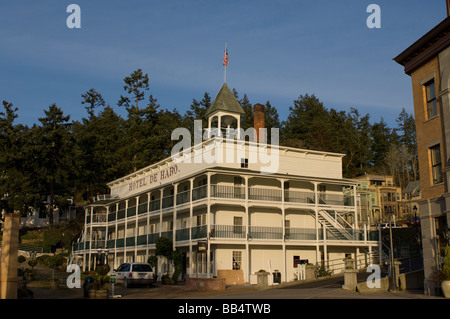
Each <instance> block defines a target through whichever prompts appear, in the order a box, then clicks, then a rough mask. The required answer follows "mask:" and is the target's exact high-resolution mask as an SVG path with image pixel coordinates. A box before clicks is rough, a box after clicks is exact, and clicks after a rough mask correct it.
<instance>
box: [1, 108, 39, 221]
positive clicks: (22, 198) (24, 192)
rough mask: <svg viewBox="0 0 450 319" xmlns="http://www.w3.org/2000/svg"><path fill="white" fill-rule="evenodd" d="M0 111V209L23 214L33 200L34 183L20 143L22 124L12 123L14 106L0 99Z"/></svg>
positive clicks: (23, 138)
mask: <svg viewBox="0 0 450 319" xmlns="http://www.w3.org/2000/svg"><path fill="white" fill-rule="evenodd" d="M3 108H4V110H5V111H4V112H0V211H1V210H2V209H4V210H5V211H6V212H7V213H14V212H20V213H22V214H25V213H26V212H27V210H28V206H29V204H31V203H33V200H34V197H33V195H34V194H33V193H34V191H35V189H34V185H32V183H30V179H29V177H30V175H31V174H30V172H29V166H28V165H27V160H26V156H27V155H26V153H25V151H26V150H25V149H24V144H25V143H26V142H27V136H26V133H27V130H28V128H27V127H26V126H23V125H20V124H15V120H16V119H17V118H18V116H17V111H18V108H16V107H14V106H13V104H11V103H9V102H7V101H3Z"/></svg>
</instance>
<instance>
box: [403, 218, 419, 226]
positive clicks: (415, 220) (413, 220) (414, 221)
mask: <svg viewBox="0 0 450 319" xmlns="http://www.w3.org/2000/svg"><path fill="white" fill-rule="evenodd" d="M406 224H407V225H408V226H414V225H417V226H419V225H420V218H419V217H412V218H411V219H410V220H408V221H407V223H406Z"/></svg>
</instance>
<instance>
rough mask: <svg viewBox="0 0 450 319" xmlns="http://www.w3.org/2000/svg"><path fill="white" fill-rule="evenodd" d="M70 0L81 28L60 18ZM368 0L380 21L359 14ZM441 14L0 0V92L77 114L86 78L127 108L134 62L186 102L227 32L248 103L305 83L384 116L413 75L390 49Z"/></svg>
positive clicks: (399, 102)
mask: <svg viewBox="0 0 450 319" xmlns="http://www.w3.org/2000/svg"><path fill="white" fill-rule="evenodd" d="M71 3H75V4H78V5H79V6H80V8H81V28H80V29H69V28H68V27H67V25H66V19H67V17H68V16H69V15H70V13H67V12H66V8H67V6H68V5H69V4H71ZM372 3H374V4H378V5H379V6H380V8H381V29H369V28H368V27H367V25H366V19H367V17H368V16H369V15H370V13H367V12H366V8H367V6H368V5H369V4H372ZM444 18H445V1H444V0H430V1H423V0H370V1H362V0H340V1H330V0H327V1H325V0H318V1H306V0H296V1H294V0H290V1H287V0H278V1H274V0H273V1H261V0H259V1H254V0H245V1H243V0H241V1H216V0H209V1H206V0H202V1H187V0H184V1H181V0H177V1H175V0H166V1H148V0H147V1H137V0H130V1H113V0H110V1H84V0H71V1H62V0H54V1H50V0H42V1H20V0H15V1H11V0H2V2H1V3H0V43H1V45H0V100H6V101H8V102H11V103H13V104H14V106H16V107H18V108H19V111H18V114H19V119H18V122H21V123H25V124H28V125H32V124H33V123H37V122H38V120H37V119H38V117H42V116H43V114H44V109H47V108H48V106H49V105H50V104H52V103H56V104H57V105H58V106H59V107H61V108H62V109H63V110H64V112H65V113H66V114H70V115H71V118H72V119H74V120H79V119H81V118H82V117H86V111H85V109H84V107H83V105H82V104H81V94H83V93H84V92H86V91H87V90H89V89H90V88H95V89H96V90H97V91H99V92H100V93H102V95H103V97H104V99H105V100H106V102H107V104H109V105H111V106H112V107H114V109H115V110H116V111H117V112H118V113H120V114H121V115H123V116H125V114H126V113H125V110H124V109H122V108H120V107H118V106H117V102H118V100H119V98H120V95H121V94H124V91H123V79H124V77H126V76H128V75H129V74H130V73H131V72H133V71H134V70H136V69H137V68H142V69H143V71H144V72H145V73H148V74H149V77H150V91H149V93H150V94H153V96H154V97H156V98H157V99H158V103H159V104H160V105H161V107H163V108H168V109H170V110H172V109H174V108H176V109H177V110H179V111H180V112H181V113H184V112H185V111H186V110H187V109H188V108H189V105H190V104H191V102H192V99H194V98H195V99H198V100H199V99H201V98H202V96H203V94H204V92H208V93H210V94H211V96H212V97H214V96H215V95H216V94H217V92H218V91H219V89H220V87H221V85H222V83H223V66H222V58H223V52H224V44H225V42H227V43H228V52H229V57H230V64H229V66H228V69H227V83H228V85H229V86H230V87H231V88H236V89H237V91H238V92H239V94H240V96H241V97H242V96H243V95H244V94H247V96H248V98H249V100H250V102H251V103H253V104H255V103H265V102H266V101H268V100H269V101H270V102H271V104H272V105H273V106H275V107H276V108H277V109H278V112H279V114H280V117H281V119H285V118H286V116H287V115H288V113H289V106H292V105H293V100H295V99H297V98H298V96H299V95H302V94H306V93H308V94H315V95H316V96H317V97H318V98H319V99H320V100H321V101H322V102H323V103H324V104H325V106H326V107H327V108H335V109H338V110H345V111H347V110H349V109H350V107H355V108H357V109H359V110H360V112H361V113H362V114H366V113H369V114H370V115H371V119H372V121H378V120H379V119H380V118H381V117H383V118H384V119H385V120H386V122H388V124H389V125H391V126H393V125H395V121H394V119H395V118H396V117H397V115H398V114H399V113H400V111H401V109H402V107H404V108H405V109H406V110H407V111H408V112H409V113H413V104H412V94H411V83H410V78H409V77H408V76H407V75H405V74H404V72H403V68H402V67H401V66H400V65H398V64H397V63H395V62H394V61H393V60H392V59H393V58H394V57H395V56H397V55H398V54H399V53H401V52H402V51H403V50H404V49H406V48H407V47H408V46H410V45H411V44H412V43H413V42H414V41H416V40H417V39H418V38H420V37H421V36H423V35H424V34H425V33H426V32H428V31H429V30H430V29H432V28H433V27H434V26H435V25H437V24H438V23H439V22H441V21H442V20H443V19H444Z"/></svg>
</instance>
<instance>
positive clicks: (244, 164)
mask: <svg viewBox="0 0 450 319" xmlns="http://www.w3.org/2000/svg"><path fill="white" fill-rule="evenodd" d="M241 168H248V158H241Z"/></svg>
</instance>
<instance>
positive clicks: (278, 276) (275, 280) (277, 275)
mask: <svg viewBox="0 0 450 319" xmlns="http://www.w3.org/2000/svg"><path fill="white" fill-rule="evenodd" d="M272 274H273V283H274V284H281V273H280V272H279V271H278V270H275V271H274V272H273V273H272Z"/></svg>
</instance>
